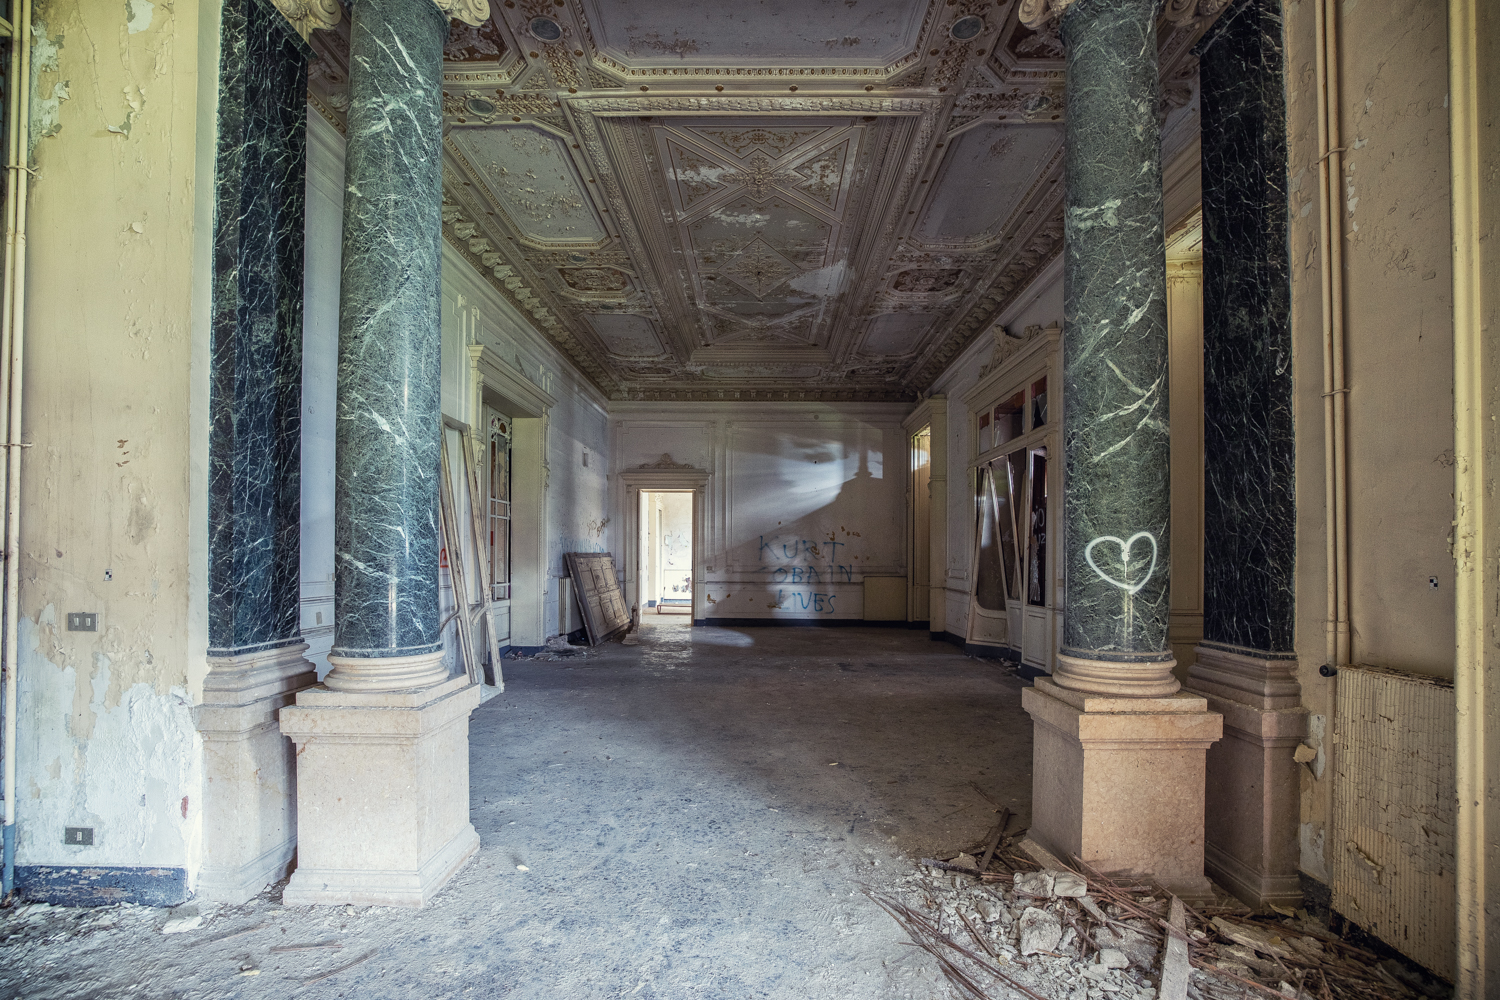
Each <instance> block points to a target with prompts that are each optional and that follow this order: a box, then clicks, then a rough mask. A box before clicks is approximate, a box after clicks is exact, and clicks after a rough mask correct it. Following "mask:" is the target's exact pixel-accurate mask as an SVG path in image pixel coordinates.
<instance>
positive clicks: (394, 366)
mask: <svg viewBox="0 0 1500 1000" xmlns="http://www.w3.org/2000/svg"><path fill="white" fill-rule="evenodd" d="M350 28H351V40H350V73H349V76H350V100H349V115H348V121H349V130H348V147H347V153H346V160H345V195H344V237H343V271H342V281H341V286H340V297H339V364H338V380H339V382H338V425H337V439H336V441H337V460H336V470H335V475H336V493H335V504H336V506H335V516H334V550H335V558H336V560H337V565H336V575H335V611H334V626H335V639H334V646H333V650H332V656H331V662H333V663H334V664H335V668H334V671H333V673H332V674H330V675H329V678H328V679H327V681H326V683H327V684H328V686H329V687H330V688H334V689H346V690H347V689H352V688H353V687H360V688H362V689H369V688H371V687H382V686H384V687H391V686H396V687H410V686H414V685H416V684H419V683H432V682H434V681H437V680H441V679H442V677H443V676H445V675H444V674H443V673H442V672H441V670H436V669H435V668H432V667H431V666H430V665H426V664H425V661H426V658H428V657H430V656H431V655H432V654H437V653H440V651H441V649H442V636H441V634H440V632H439V630H438V617H439V612H438V552H439V545H440V543H439V537H438V488H439V485H438V484H439V479H438V476H439V474H440V473H439V466H440V459H439V455H440V451H439V449H440V447H441V411H440V400H439V381H440V375H441V372H440V364H441V359H440V348H441V332H440V324H441V315H440V308H441V300H440V282H441V245H440V244H441V231H442V67H443V45H444V43H445V41H446V39H447V35H448V19H447V17H446V16H444V15H443V14H442V13H441V12H440V11H439V10H438V9H437V8H436V7H434V6H433V5H432V4H431V3H429V2H426V0H356V2H355V4H354V9H353V12H352V14H351V17H350ZM414 657H415V658H419V659H421V660H423V662H424V665H422V666H420V667H417V668H413V669H412V670H408V671H406V673H404V674H401V673H399V672H391V671H387V672H386V675H385V676H384V679H383V680H381V681H369V680H367V681H364V682H361V683H358V684H354V683H353V680H354V676H355V674H356V673H362V672H363V671H361V670H359V669H358V668H356V667H353V666H351V665H350V664H348V663H347V661H349V660H357V659H370V660H377V659H380V658H384V659H386V660H388V661H389V662H391V663H392V664H394V663H395V661H397V660H403V659H406V660H409V659H411V658H414ZM341 661H345V662H341ZM370 667H375V664H374V663H371V664H370Z"/></svg>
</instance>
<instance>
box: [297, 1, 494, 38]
mask: <svg viewBox="0 0 1500 1000" xmlns="http://www.w3.org/2000/svg"><path fill="white" fill-rule="evenodd" d="M271 2H272V3H274V4H275V5H276V9H277V10H279V11H281V13H282V14H283V15H284V16H285V17H286V19H287V20H288V21H290V22H291V24H292V27H293V28H295V29H297V34H299V35H301V36H302V37H303V39H306V38H307V37H308V36H309V35H311V34H312V33H313V32H314V31H318V30H320V29H325V30H326V29H328V28H332V27H334V26H335V25H337V24H338V23H339V22H340V21H341V20H343V18H344V8H343V5H342V4H340V3H339V0H271ZM432 5H433V6H434V7H436V8H437V9H438V10H440V11H442V12H443V13H444V14H446V15H448V16H449V17H450V18H456V19H458V20H460V21H462V22H463V23H465V24H469V25H473V26H474V27H476V28H477V27H479V26H480V25H481V24H483V23H484V22H486V21H488V20H489V19H490V3H489V0H432Z"/></svg>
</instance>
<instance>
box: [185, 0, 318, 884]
mask: <svg viewBox="0 0 1500 1000" xmlns="http://www.w3.org/2000/svg"><path fill="white" fill-rule="evenodd" d="M309 54H310V52H309V49H308V47H307V45H306V44H305V43H304V42H303V41H302V39H301V38H299V37H298V36H297V35H296V34H295V33H294V32H293V31H292V30H291V29H290V28H289V27H288V26H287V24H286V21H285V19H284V18H283V17H282V16H281V14H280V13H278V12H277V11H276V9H275V8H274V7H272V6H270V4H269V3H267V2H266V0H225V3H224V5H223V7H222V10H221V15H220V59H219V101H218V145H217V150H216V153H217V157H216V160H215V179H214V181H215V186H214V197H215V206H214V209H215V210H214V256H213V305H212V327H211V334H210V383H209V413H210V420H211V424H210V427H209V483H208V486H209V508H208V516H209V549H208V570H209V597H210V599H209V620H208V631H209V649H208V657H209V668H210V669H209V673H208V676H207V677H206V678H204V681H203V701H202V704H200V705H198V706H196V707H195V708H194V720H195V723H196V725H197V728H198V732H199V733H200V734H201V736H202V738H203V778H204V788H203V797H202V802H201V804H200V808H201V809H202V814H203V832H204V837H203V865H202V868H201V869H200V870H199V872H198V878H197V883H196V892H197V893H198V894H199V895H200V896H202V897H203V898H205V899H214V900H222V901H226V902H231V903H239V902H243V901H245V900H247V899H249V898H250V897H252V896H254V895H255V894H256V893H257V892H259V891H260V890H261V888H262V887H263V886H265V885H266V884H267V883H269V882H274V881H276V880H277V879H279V878H281V877H282V876H284V875H285V874H286V871H287V868H288V866H289V865H290V863H291V860H292V857H293V854H294V851H295V849H296V829H297V827H296V770H295V761H294V757H293V750H292V745H291V742H290V741H289V740H287V739H286V738H285V737H283V736H282V735H281V733H280V732H278V730H277V725H276V723H277V714H278V713H279V712H280V710H281V709H282V708H283V707H285V706H286V705H288V704H290V703H291V702H292V700H293V699H294V698H295V697H296V694H297V692H298V691H300V690H302V689H304V688H307V687H309V686H311V685H312V684H313V683H314V682H316V680H317V674H316V673H315V672H314V670H313V666H312V664H311V663H309V662H308V661H307V660H306V659H305V658H304V657H303V655H302V654H303V653H304V652H305V651H306V649H307V644H306V643H305V642H302V641H301V636H300V634H299V604H300V599H301V581H300V577H301V573H300V541H301V539H300V519H301V460H302V456H301V403H302V255H303V243H304V239H305V236H304V225H303V221H304V194H305V175H306V162H307V156H306V149H307V60H308V57H309Z"/></svg>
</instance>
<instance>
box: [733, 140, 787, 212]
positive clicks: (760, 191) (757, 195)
mask: <svg viewBox="0 0 1500 1000" xmlns="http://www.w3.org/2000/svg"><path fill="white" fill-rule="evenodd" d="M745 167H746V169H744V170H732V171H730V172H729V173H727V174H725V175H724V179H725V180H726V181H729V182H730V183H731V184H743V185H745V189H746V190H747V191H749V192H750V197H752V198H754V199H755V200H756V201H762V200H764V199H765V198H767V197H769V196H770V195H771V193H772V192H771V189H772V187H774V186H775V185H777V184H786V183H788V182H790V181H792V180H795V178H794V177H792V175H791V174H790V173H788V172H786V171H782V170H777V169H776V165H775V164H773V163H772V162H771V160H770V158H769V157H768V156H766V154H765V153H762V152H761V151H760V150H756V151H755V152H754V153H753V154H752V155H751V157H750V159H748V160H746V161H745Z"/></svg>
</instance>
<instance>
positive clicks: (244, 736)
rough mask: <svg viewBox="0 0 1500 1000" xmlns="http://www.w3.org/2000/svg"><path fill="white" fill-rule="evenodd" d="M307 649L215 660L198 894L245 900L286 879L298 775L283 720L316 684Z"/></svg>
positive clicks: (207, 702)
mask: <svg viewBox="0 0 1500 1000" xmlns="http://www.w3.org/2000/svg"><path fill="white" fill-rule="evenodd" d="M306 651H307V643H305V642H297V643H292V644H290V645H286V646H278V647H276V648H274V649H266V650H259V651H257V652H252V653H240V654H236V655H232V656H210V657H209V673H208V676H207V677H206V678H205V679H204V681H203V704H201V705H199V706H198V707H197V708H195V709H194V710H193V716H194V721H195V723H196V724H197V728H198V732H199V733H200V734H201V735H202V737H203V845H204V861H203V867H202V868H201V869H200V870H199V872H198V878H197V884H196V886H195V891H196V893H197V895H198V896H199V897H201V898H203V899H206V900H212V901H214V902H223V903H243V902H245V901H246V900H248V899H250V898H252V897H253V896H255V894H256V893H258V892H260V891H261V889H263V888H265V887H266V886H267V885H269V884H271V883H272V882H277V881H280V880H281V879H282V878H285V877H286V873H287V870H288V869H289V867H290V866H291V863H292V858H293V855H294V854H295V853H296V850H297V773H296V759H295V754H294V751H293V749H292V744H291V741H290V740H288V739H287V738H286V737H285V736H282V735H281V732H280V730H278V729H277V725H276V722H277V714H278V713H279V712H280V710H281V709H282V707H283V706H286V705H289V704H291V703H292V701H293V699H294V698H296V696H297V692H298V691H301V690H303V689H305V688H308V687H311V686H312V685H313V684H316V683H317V680H318V675H317V672H316V670H315V669H314V667H313V665H312V663H310V662H309V661H308V660H307V659H306V658H305V657H304V656H303V653H305V652H306Z"/></svg>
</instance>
